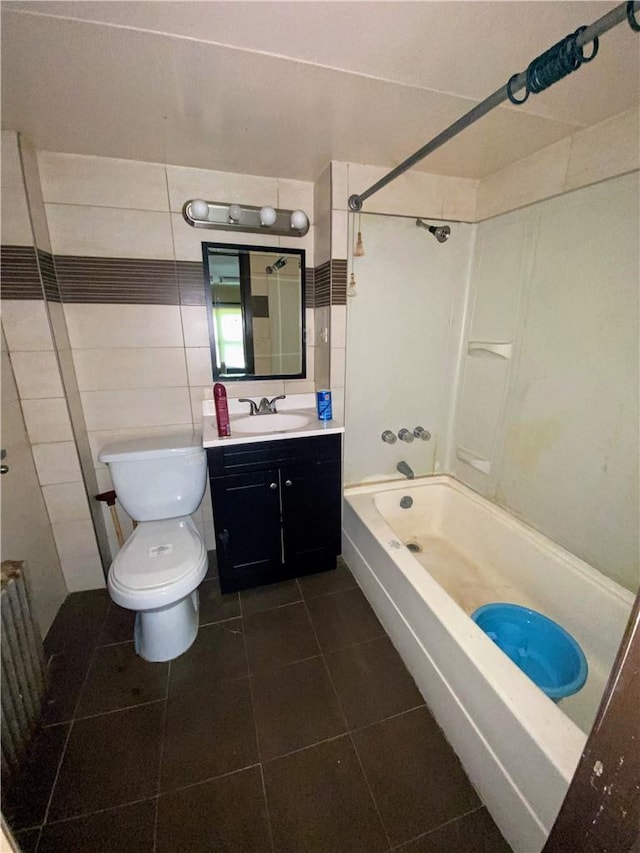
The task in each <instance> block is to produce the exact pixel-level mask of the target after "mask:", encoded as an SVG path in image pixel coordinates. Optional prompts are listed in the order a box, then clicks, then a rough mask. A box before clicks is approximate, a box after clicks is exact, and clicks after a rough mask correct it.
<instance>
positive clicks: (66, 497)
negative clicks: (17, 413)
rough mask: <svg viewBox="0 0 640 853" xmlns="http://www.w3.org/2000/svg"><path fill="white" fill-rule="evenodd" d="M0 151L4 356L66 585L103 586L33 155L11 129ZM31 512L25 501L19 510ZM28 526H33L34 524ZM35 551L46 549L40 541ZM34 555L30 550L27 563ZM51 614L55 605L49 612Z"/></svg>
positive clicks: (54, 569)
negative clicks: (72, 405) (23, 507)
mask: <svg viewBox="0 0 640 853" xmlns="http://www.w3.org/2000/svg"><path fill="white" fill-rule="evenodd" d="M2 153H3V161H2V165H3V169H2V180H3V186H2V190H3V192H2V197H3V208H4V209H3V228H2V258H1V260H2V275H3V293H2V296H3V300H2V327H3V331H4V334H5V337H6V346H7V354H8V358H9V359H10V361H11V366H12V369H13V373H14V375H15V380H16V385H17V392H18V398H19V401H20V406H21V409H22V415H23V418H24V422H25V426H26V430H27V435H28V438H29V441H30V444H31V452H32V456H33V461H34V464H35V469H36V473H37V477H38V482H39V484H40V488H41V492H42V496H43V498H44V502H45V504H46V508H47V512H48V516H49V521H50V526H51V532H52V534H53V538H54V541H55V548H56V551H57V555H58V559H59V561H60V566H61V569H62V574H63V577H64V584H65V585H66V587H67V589H68V590H69V591H76V590H82V589H88V588H94V587H99V586H104V575H103V570H102V560H101V557H100V553H99V549H98V544H97V540H96V533H95V528H94V524H93V523H92V520H91V510H90V506H89V502H88V500H87V497H86V490H85V478H84V476H83V472H82V470H81V465H80V459H79V456H78V450H77V447H78V446H79V445H80V442H78V445H77V444H76V437H75V436H74V430H73V429H72V422H71V418H70V399H72V396H73V395H72V393H71V394H69V393H68V392H67V387H68V381H67V380H68V377H67V378H66V379H65V376H64V372H65V371H64V364H63V362H64V335H65V334H66V330H65V329H64V320H63V317H62V313H61V306H60V304H59V301H56V300H57V299H59V296H58V294H57V287H56V279H55V272H54V270H53V265H52V257H51V254H50V245H49V237H48V232H47V229H46V220H45V217H44V208H43V206H42V200H41V197H40V196H39V176H38V169H37V161H36V157H35V153H34V152H33V150H32V149H31V148H30V147H29V146H28V145H27V144H26V142H25V141H24V140H22V139H19V138H18V136H17V135H16V134H15V133H10V132H6V131H5V132H3V134H2ZM5 190H6V193H5ZM36 232H37V233H36ZM34 240H35V241H36V243H37V246H38V248H37V250H36V249H35V247H34ZM45 297H46V298H45ZM61 341H62V347H61V346H60V342H61ZM71 378H73V377H71ZM79 425H80V426H81V423H80V424H79ZM87 488H90V484H88V485H87ZM94 493H95V492H94ZM96 509H97V508H96ZM32 511H33V510H32V508H31V507H25V513H26V514H29V513H30V512H32ZM32 526H33V529H34V530H36V529H38V525H37V524H36V523H35V522H34V524H33V525H32ZM41 550H42V553H45V551H46V552H47V553H48V550H47V549H45V548H44V546H43V547H42V549H41ZM15 556H18V557H19V556H21V555H15ZM22 556H25V557H27V558H28V556H29V555H27V554H25V555H22ZM37 559H38V556H37V555H34V556H33V557H32V558H31V562H34V560H35V561H37ZM27 562H28V564H29V559H28V560H27ZM34 570H35V569H34ZM48 571H49V572H52V573H53V575H55V574H56V572H57V571H59V569H58V568H57V567H56V566H54V565H50V566H49V568H48ZM32 593H33V595H34V599H36V609H37V606H38V602H37V599H38V598H39V595H40V593H39V590H38V589H34V590H32ZM42 594H43V595H44V594H45V593H44V590H43V593H42ZM59 603H60V600H58V605H59ZM53 615H55V609H54V610H53V612H52V613H51V618H52V617H53Z"/></svg>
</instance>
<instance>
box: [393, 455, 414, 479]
mask: <svg viewBox="0 0 640 853" xmlns="http://www.w3.org/2000/svg"><path fill="white" fill-rule="evenodd" d="M396 469H397V470H398V471H400V473H401V474H404V476H405V477H406V478H407V480H413V479H414V477H415V474H414V473H413V471H412V470H411V468H410V467H409V466H408V465H407V463H406V462H405V461H404V459H403V460H402V462H398V464H397V465H396Z"/></svg>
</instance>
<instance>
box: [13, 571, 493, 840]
mask: <svg viewBox="0 0 640 853" xmlns="http://www.w3.org/2000/svg"><path fill="white" fill-rule="evenodd" d="M200 601H201V628H200V632H199V634H198V638H197V640H196V642H195V644H194V645H193V647H192V648H191V649H190V650H189V651H188V652H187V653H186V654H184V655H183V656H182V657H180V658H178V659H177V660H175V661H172V662H171V663H164V664H162V663H161V664H150V663H147V662H146V661H143V660H142V659H141V658H139V657H137V656H136V655H135V653H134V651H133V644H132V642H131V639H132V636H133V614H132V613H130V612H128V611H125V610H122V609H120V608H118V607H117V606H116V605H114V604H113V603H111V602H110V601H109V599H108V595H107V593H106V591H104V590H102V591H100V590H96V591H92V592H85V593H75V594H74V595H71V596H69V597H68V598H67V600H66V601H65V603H64V605H63V607H62V608H61V610H60V613H59V614H58V616H57V618H56V620H55V622H54V624H53V626H52V628H51V630H50V632H49V635H48V636H47V639H46V642H45V645H46V651H47V654H48V656H50V660H49V671H50V678H51V689H50V692H49V696H48V702H47V706H46V710H45V725H44V727H43V728H42V730H41V732H40V734H39V735H38V737H37V739H36V741H35V743H34V745H33V749H32V754H31V758H30V761H29V763H28V764H27V766H25V768H24V772H23V774H22V776H21V778H20V779H18V780H15V781H14V782H13V783H12V784H10V785H5V786H4V787H3V803H2V806H3V812H4V814H5V816H6V817H7V819H8V821H9V823H10V825H11V826H12V828H13V830H14V831H15V832H16V835H17V838H18V840H19V842H20V844H21V845H22V849H23V850H24V851H34V853H62V851H64V853H69V851H73V853H85V852H86V853H110V851H114V853H115V851H117V853H129V851H130V853H154V851H155V853H178V851H180V853H182V851H185V853H197V851H203V853H204V851H207V853H214V851H215V853H223V851H249V853H254V851H255V853H263V851H264V853H269V851H277V853H284V852H285V851H291V853H301V851H318V853H340V851H344V853H359V851H362V853H376V851H389V850H397V851H404V853H439V851H447V853H449V851H465V853H467V851H468V853H507V851H509V847H508V845H507V844H506V843H505V841H504V840H503V839H502V837H501V835H500V833H499V832H498V830H497V828H496V827H495V825H494V823H493V821H492V820H491V818H490V817H489V815H488V813H487V811H486V809H485V808H484V807H483V806H482V804H481V803H480V801H479V799H478V797H477V795H476V793H475V791H474V790H473V788H472V787H471V785H470V784H469V782H468V780H467V778H466V776H465V774H464V771H463V770H462V767H461V766H460V763H459V762H458V760H457V758H456V756H455V754H454V753H453V751H452V750H451V748H450V746H449V745H448V743H447V742H446V740H445V739H444V737H443V735H442V733H441V731H440V729H439V728H438V726H437V725H436V723H435V721H434V720H433V718H432V717H431V715H430V714H429V712H428V711H427V709H426V707H425V705H424V703H423V701H422V697H421V696H420V694H419V693H418V690H417V689H416V686H415V684H414V683H413V681H412V680H411V677H410V676H409V675H408V673H407V671H406V669H405V667H404V665H403V663H402V661H401V659H400V658H399V656H398V654H397V653H396V651H395V650H394V648H393V646H392V645H391V642H390V641H389V639H388V638H387V636H386V635H385V633H384V630H383V629H382V627H381V625H380V623H379V622H378V620H377V619H376V617H375V615H374V614H373V612H372V610H371V608H370V607H369V605H368V604H367V602H366V600H365V598H364V596H363V595H362V593H361V592H360V590H359V589H358V587H357V585H356V583H355V581H354V579H353V577H352V575H351V573H350V572H349V570H348V568H347V567H346V566H345V565H344V563H342V562H340V565H339V567H338V569H336V571H334V572H327V573H324V574H321V575H315V576H311V577H307V578H301V579H300V580H299V581H296V580H292V581H287V582H285V583H281V584H277V585H275V586H270V587H262V588H260V589H254V590H248V591H246V592H242V593H240V594H232V595H224V596H223V595H221V594H220V591H219V586H218V581H217V578H216V575H215V568H212V569H211V570H210V574H209V576H208V578H207V580H206V581H205V582H204V583H203V584H202V586H201V587H200Z"/></svg>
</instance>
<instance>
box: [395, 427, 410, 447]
mask: <svg viewBox="0 0 640 853" xmlns="http://www.w3.org/2000/svg"><path fill="white" fill-rule="evenodd" d="M398 438H399V439H400V441H406V442H407V444H410V443H411V442H412V441H413V433H412V432H409V430H408V429H404V428H403V429H401V430H400V432H399V433H398Z"/></svg>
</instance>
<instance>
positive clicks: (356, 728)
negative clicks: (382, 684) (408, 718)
mask: <svg viewBox="0 0 640 853" xmlns="http://www.w3.org/2000/svg"><path fill="white" fill-rule="evenodd" d="M420 708H425V709H426V710H427V711H428V710H429V709H428V708H427V705H426V702H421V703H420V704H419V705H413V706H412V707H411V708H405V709H404V711H398V713H397V714H389V716H388V717H382V718H381V719H379V720H374V721H373V722H372V723H365V724H364V726H354V727H353V728H351V729H349V731H350V732H363V731H365V730H366V729H370V728H371V727H372V726H378V725H380V723H386V722H388V721H389V720H396V719H397V718H398V717H404V715H405V714H410V713H411V712H412V711H419V710H420Z"/></svg>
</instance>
